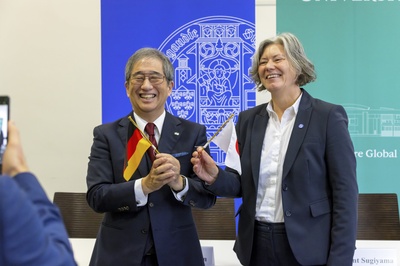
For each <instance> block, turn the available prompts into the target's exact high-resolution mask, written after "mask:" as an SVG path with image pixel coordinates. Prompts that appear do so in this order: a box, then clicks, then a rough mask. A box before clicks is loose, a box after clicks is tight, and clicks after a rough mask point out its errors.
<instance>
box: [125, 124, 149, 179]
mask: <svg viewBox="0 0 400 266" xmlns="http://www.w3.org/2000/svg"><path fill="white" fill-rule="evenodd" d="M129 128H130V130H128V131H131V130H132V128H133V126H132V125H130V126H129ZM128 134H129V133H128ZM150 147H151V143H150V142H149V141H147V140H146V139H145V138H143V136H142V134H141V133H140V130H139V129H137V128H136V127H135V128H134V131H133V133H132V135H131V136H130V137H129V135H128V142H127V143H126V159H125V170H124V178H125V180H126V181H129V179H131V177H132V175H133V173H134V172H135V171H136V169H137V168H138V166H139V163H140V161H141V160H142V158H143V156H144V154H145V153H146V151H147V149H148V148H150Z"/></svg>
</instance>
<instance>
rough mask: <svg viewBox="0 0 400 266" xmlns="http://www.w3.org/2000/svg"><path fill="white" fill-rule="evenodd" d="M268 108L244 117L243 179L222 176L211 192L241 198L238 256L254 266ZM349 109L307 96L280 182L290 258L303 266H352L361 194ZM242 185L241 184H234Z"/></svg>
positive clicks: (241, 141)
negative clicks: (351, 135) (255, 219)
mask: <svg viewBox="0 0 400 266" xmlns="http://www.w3.org/2000/svg"><path fill="white" fill-rule="evenodd" d="M266 107H267V104H263V105H260V106H256V107H254V108H252V109H250V110H247V111H244V112H242V113H240V115H239V119H238V123H237V125H236V132H237V134H238V144H239V151H240V157H241V166H242V175H241V176H239V175H237V174H233V171H232V170H231V169H229V168H228V169H227V171H220V173H219V175H218V178H217V180H216V181H215V182H214V184H212V185H210V186H208V189H209V190H210V191H212V192H213V193H215V194H216V195H219V196H227V197H241V196H242V200H243V203H242V206H241V207H240V208H239V211H238V213H239V214H240V219H239V228H238V237H237V241H236V243H235V247H234V249H235V251H236V253H237V255H238V258H239V259H240V261H241V262H242V263H243V264H244V265H248V264H249V261H250V256H251V251H252V243H253V235H254V217H255V211H256V196H257V186H258V178H259V168H260V163H261V162H260V158H261V150H262V146H263V140H264V135H265V132H266V128H267V124H268V119H269V115H268V112H267V110H266ZM347 125H348V121H347V115H346V113H345V110H344V109H343V107H341V106H338V105H333V104H330V103H327V102H323V101H321V100H318V99H314V98H312V97H311V96H310V95H309V94H308V93H307V92H306V91H304V90H303V96H302V99H301V101H300V106H299V110H298V114H297V116H296V120H295V124H294V128H293V132H292V135H291V137H290V141H289V146H288V149H287V153H286V157H285V161H284V165H283V176H282V187H281V188H280V189H281V190H282V202H283V212H284V221H285V227H286V231H287V235H288V239H289V243H290V246H291V248H292V251H293V253H294V255H295V257H296V259H297V260H298V262H299V263H301V264H304V265H321V264H327V265H341V266H345V265H352V259H353V255H354V250H355V241H356V231H357V230H356V227H357V201H358V186H357V180H356V160H355V156H354V148H353V144H352V141H351V139H350V135H349V133H348V128H347ZM233 177H236V178H233Z"/></svg>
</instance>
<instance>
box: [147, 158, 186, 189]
mask: <svg viewBox="0 0 400 266" xmlns="http://www.w3.org/2000/svg"><path fill="white" fill-rule="evenodd" d="M180 171H181V165H180V163H179V161H178V160H177V159H176V158H174V157H173V156H172V155H170V154H167V153H159V154H156V159H155V160H154V162H153V165H152V167H151V169H150V173H149V174H148V175H147V176H146V177H144V178H143V179H142V188H143V192H144V194H145V195H148V194H149V193H151V192H153V191H156V190H159V189H160V188H161V187H162V186H164V185H165V184H168V185H169V186H170V187H171V188H172V189H174V190H180V189H181V188H182V178H181V176H180Z"/></svg>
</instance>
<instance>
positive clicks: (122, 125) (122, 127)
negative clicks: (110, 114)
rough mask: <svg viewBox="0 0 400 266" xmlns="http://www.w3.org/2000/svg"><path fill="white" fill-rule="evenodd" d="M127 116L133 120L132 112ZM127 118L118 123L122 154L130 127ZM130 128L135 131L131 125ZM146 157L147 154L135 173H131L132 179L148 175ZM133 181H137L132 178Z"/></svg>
mask: <svg viewBox="0 0 400 266" xmlns="http://www.w3.org/2000/svg"><path fill="white" fill-rule="evenodd" d="M128 116H131V117H132V119H135V118H134V116H133V112H131V113H130V114H129V115H128ZM128 116H126V117H124V118H122V119H121V121H120V122H119V128H118V134H119V137H120V138H121V142H122V144H123V146H124V147H125V150H124V152H126V143H127V140H128V130H129V126H130V123H132V122H131V121H130V120H129V118H128ZM132 126H133V130H135V129H136V127H135V126H134V125H132ZM125 157H126V155H125V154H124V158H125ZM147 157H148V155H147V153H145V154H144V156H143V158H142V160H141V161H140V164H139V166H138V169H137V170H136V172H135V173H133V177H134V176H138V178H140V177H142V176H145V175H147V174H148V172H149V166H148V163H147V161H148V160H149V159H148V158H147ZM124 167H125V166H124ZM137 173H138V174H137ZM133 179H137V178H133ZM131 180H132V178H131Z"/></svg>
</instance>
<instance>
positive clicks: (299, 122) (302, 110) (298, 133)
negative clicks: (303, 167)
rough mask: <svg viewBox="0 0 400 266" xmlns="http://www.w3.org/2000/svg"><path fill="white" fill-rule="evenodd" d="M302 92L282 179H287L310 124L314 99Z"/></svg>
mask: <svg viewBox="0 0 400 266" xmlns="http://www.w3.org/2000/svg"><path fill="white" fill-rule="evenodd" d="M302 91H303V96H302V97H301V101H300V105H299V112H298V113H297V116H296V120H295V121H294V125H293V131H292V135H291V136H290V141H289V145H288V149H287V151H286V156H285V162H284V164H283V173H282V179H284V178H285V177H286V175H287V174H288V172H289V170H290V168H291V167H292V164H293V162H294V160H295V158H296V156H297V153H298V151H299V149H300V146H301V145H302V144H303V140H304V137H305V135H306V132H307V129H308V126H309V124H310V118H311V112H312V106H311V101H312V97H311V96H310V95H309V94H308V93H307V92H306V91H304V90H302Z"/></svg>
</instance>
